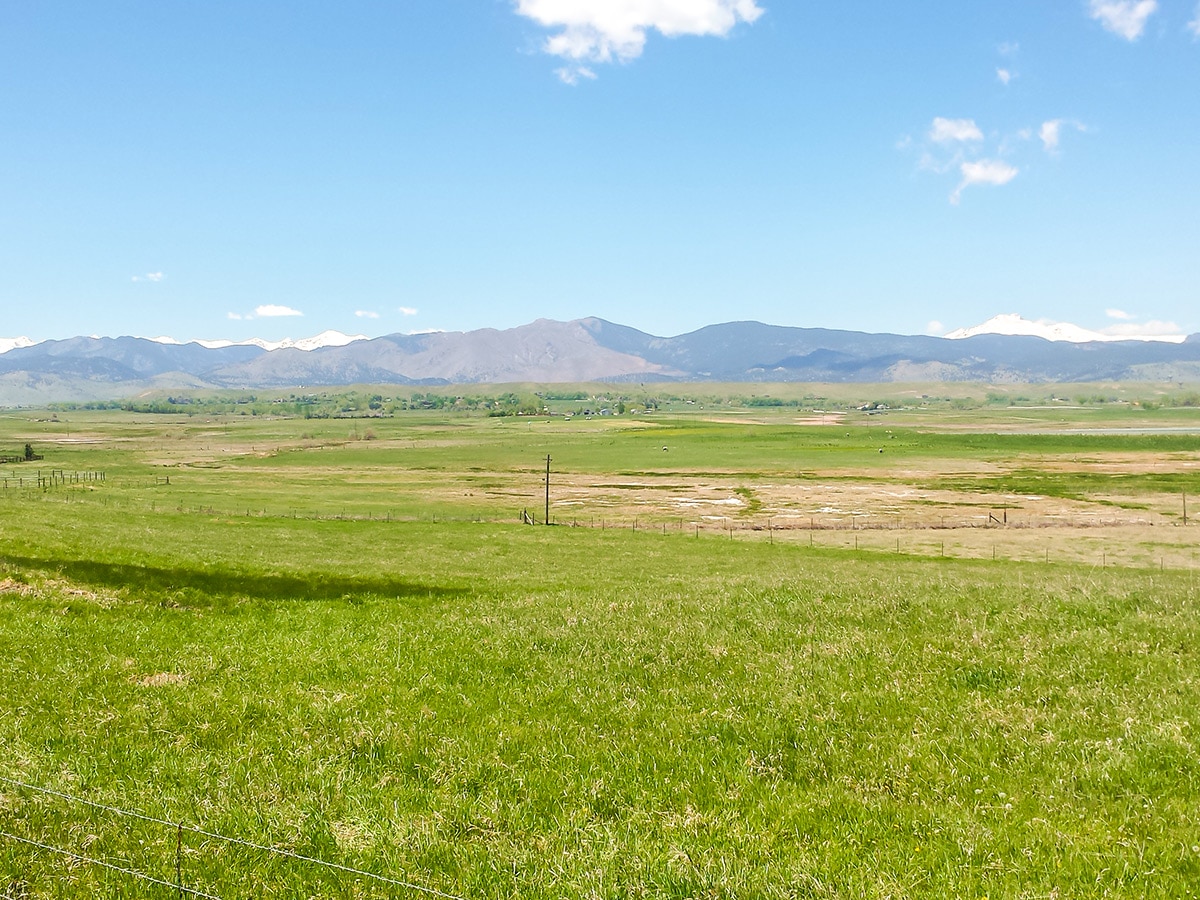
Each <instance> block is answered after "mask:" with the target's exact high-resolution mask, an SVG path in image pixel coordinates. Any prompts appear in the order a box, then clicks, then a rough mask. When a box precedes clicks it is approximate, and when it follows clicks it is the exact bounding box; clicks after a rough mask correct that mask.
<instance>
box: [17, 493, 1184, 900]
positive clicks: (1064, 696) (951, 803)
mask: <svg viewBox="0 0 1200 900" xmlns="http://www.w3.org/2000/svg"><path fill="white" fill-rule="evenodd" d="M11 513H12V507H11V506H9V507H6V517H5V519H4V521H3V526H2V528H0V539H2V541H3V543H2V547H3V552H2V553H0V557H2V558H0V581H3V582H4V590H3V593H0V683H2V684H3V685H4V693H3V698H4V699H3V704H2V706H0V775H3V776H6V777H9V778H15V779H19V780H22V781H28V782H33V783H35V784H40V785H44V786H47V787H50V788H54V789H57V790H61V791H64V792H66V793H69V794H73V795H78V796H83V797H87V798H89V799H92V800H95V801H98V802H102V803H105V804H113V805H116V806H120V807H123V808H126V809H131V810H136V811H140V812H143V813H147V814H149V815H152V816H157V817H161V818H163V819H165V820H168V821H183V822H186V823H189V824H196V825H198V826H200V827H203V828H205V829H207V830H210V831H214V832H218V833H221V834H225V835H230V836H235V837H240V838H244V839H248V840H252V841H256V842H259V843H264V844H270V845H273V846H278V847H281V848H286V849H289V850H293V851H296V852H298V853H301V854H304V855H314V856H318V857H321V858H323V859H327V860H330V861H334V862H339V863H343V864H347V865H351V866H355V867H361V868H366V869H369V870H372V871H375V872H378V873H381V874H386V875H389V876H391V877H393V878H398V879H403V880H409V881H413V882H416V883H419V884H422V885H425V886H427V887H431V888H436V889H439V890H442V891H446V892H448V893H451V894H454V895H456V896H462V897H495V898H500V897H547V898H550V897H556V898H557V897H597V898H601V897H604V898H609V897H611V898H616V897H844V896H850V897H984V896H988V897H1048V896H1060V897H1070V896H1076V897H1083V896H1088V897H1091V896H1131V897H1132V896H1136V897H1185V896H1190V895H1191V892H1194V891H1195V885H1197V884H1200V826H1198V825H1197V822H1198V821H1200V756H1198V754H1197V749H1196V741H1195V735H1194V730H1195V727H1196V723H1197V721H1198V716H1200V709H1198V706H1200V695H1198V693H1197V672H1198V671H1200V668H1198V662H1200V660H1198V658H1197V657H1198V655H1200V642H1198V640H1197V638H1198V637H1200V634H1198V631H1200V620H1198V617H1197V612H1198V609H1197V596H1196V591H1195V586H1194V582H1193V580H1192V575H1191V574H1190V573H1187V572H1176V573H1171V572H1167V573H1156V572H1146V571H1130V570H1125V571H1115V570H1105V571H1096V570H1094V569H1087V568H1083V567H1078V568H1077V567H1072V566H1044V565H1033V564H1015V563H1008V564H992V563H990V562H978V563H970V562H963V561H941V560H905V559H902V558H899V557H887V556H881V555H879V556H871V557H861V556H856V555H854V554H851V553H840V552H834V551H822V550H812V551H810V550H808V549H807V548H797V547H791V546H782V545H767V544H763V543H749V542H730V541H726V540H720V539H717V538H707V537H704V536H701V537H700V538H695V537H689V536H684V535H680V534H669V535H665V536H664V535H661V534H647V533H632V532H629V531H607V532H600V531H593V530H589V529H570V528H522V527H520V526H503V525H497V524H471V523H438V524H433V523H411V522H410V523H396V522H392V523H388V522H380V521H305V520H291V519H283V518H281V519H274V518H267V519H262V518H246V517H232V516H220V515H213V516H198V515H195V514H185V513H174V512H170V511H167V512H163V511H161V510H159V511H155V512H150V511H144V512H126V513H124V514H122V515H120V516H111V515H106V514H105V510H104V508H103V507H98V506H96V505H87V504H77V505H75V506H74V507H72V513H73V515H65V514H61V508H59V507H55V506H53V505H51V504H46V503H43V504H30V505H29V506H28V507H27V508H26V510H25V511H23V513H22V515H21V516H19V517H18V516H13V515H11ZM0 830H3V831H7V832H9V833H13V834H18V835H20V836H24V837H27V838H31V839H37V840H41V841H45V842H49V843H56V844H58V845H59V846H68V847H70V848H72V849H74V850H75V851H76V852H79V853H81V854H84V855H89V856H93V857H103V858H107V859H110V860H119V861H122V862H123V863H125V864H128V865H136V866H138V867H141V868H142V870H143V871H150V872H152V873H156V874H157V875H159V876H160V877H164V878H166V879H168V880H169V879H170V878H171V877H173V871H174V869H173V865H174V853H175V835H174V833H172V832H171V831H170V830H169V829H162V828H159V827H156V826H152V825H148V824H146V823H138V822H132V823H131V822H130V821H128V820H122V819H118V818H114V817H112V816H110V815H107V814H103V813H100V812H96V811H94V810H89V809H87V808H81V807H78V806H77V805H74V804H71V803H69V802H67V801H62V800H59V799H57V798H53V797H45V796H39V795H36V794H33V793H31V792H29V791H26V790H24V789H20V788H15V787H12V786H11V785H7V784H2V783H0ZM184 872H185V879H186V880H187V882H188V884H189V886H191V887H194V888H197V889H201V890H205V891H207V892H210V893H213V894H215V895H217V896H223V897H233V896H261V897H278V896H344V897H367V896H398V895H404V892H402V891H399V890H398V889H395V888H387V889H383V888H382V887H373V886H371V885H370V884H369V883H366V882H361V881H358V882H356V881H355V880H354V879H353V878H352V877H350V876H338V875H336V874H333V873H328V872H321V871H320V870H316V869H314V868H313V867H311V866H306V865H305V864H303V863H298V862H295V861H292V860H271V859H267V858H263V856H262V855H261V854H257V853H255V852H253V851H249V850H245V849H239V848H236V847H235V848H222V847H221V846H220V845H218V844H217V843H215V842H213V841H210V840H201V839H199V838H192V837H191V836H188V838H187V848H186V851H185V854H184ZM0 873H3V878H0V893H5V892H7V893H8V894H9V895H13V896H18V897H77V896H87V895H98V896H114V897H115V896H120V897H142V896H145V897H153V896H164V895H165V893H164V889H159V888H153V887H151V886H147V885H144V884H142V885H140V884H139V883H137V882H134V881H132V880H131V879H129V878H128V877H127V876H122V875H120V874H118V873H114V872H111V871H105V870H101V869H98V868H96V867H94V866H87V865H82V864H69V863H68V862H66V861H64V859H62V858H61V857H57V856H54V855H53V854H50V853H48V852H46V851H41V850H36V849H31V848H29V847H28V846H23V845H20V844H18V843H16V842H13V841H11V840H5V839H0ZM156 891H157V893H156Z"/></svg>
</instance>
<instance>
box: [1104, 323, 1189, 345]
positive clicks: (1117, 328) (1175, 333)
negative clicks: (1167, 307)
mask: <svg viewBox="0 0 1200 900" xmlns="http://www.w3.org/2000/svg"><path fill="white" fill-rule="evenodd" d="M1100 333H1101V334H1107V335H1110V336H1112V337H1121V338H1128V339H1129V340H1141V341H1145V340H1153V339H1158V340H1165V339H1173V340H1174V341H1176V342H1178V341H1182V340H1183V339H1184V337H1185V335H1184V331H1183V329H1182V328H1180V327H1179V326H1178V325H1176V324H1175V323H1174V322H1160V321H1158V320H1157V319H1152V320H1151V321H1149V322H1143V323H1141V324H1138V323H1137V322H1126V323H1124V324H1122V325H1109V326H1108V327H1107V328H1102V329H1100Z"/></svg>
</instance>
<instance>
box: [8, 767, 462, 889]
mask: <svg viewBox="0 0 1200 900" xmlns="http://www.w3.org/2000/svg"><path fill="white" fill-rule="evenodd" d="M0 783H3V784H9V785H12V786H14V787H18V788H23V789H25V790H29V791H33V792H35V793H39V794H44V795H46V796H50V797H56V798H58V799H60V800H65V801H67V802H69V803H75V804H78V805H81V806H87V807H90V808H92V809H96V810H100V811H102V812H107V813H112V814H113V815H117V816H123V817H125V818H129V819H135V820H137V821H140V822H146V823H149V824H152V825H159V826H162V827H164V828H169V829H171V830H172V831H177V832H186V833H188V834H194V835H199V836H200V837H205V838H209V839H210V840H215V841H223V842H225V843H227V844H232V845H234V846H238V847H245V848H246V849H248V850H256V851H258V852H260V853H267V854H270V855H272V856H279V857H284V858H286V859H293V860H296V861H298V862H305V863H310V864H312V865H316V866H320V867H322V868H325V869H331V870H333V871H336V872H341V873H343V874H346V875H355V876H359V877H362V878H368V879H370V880H372V881H375V882H378V883H380V884H387V885H391V886H392V887H398V888H403V889H405V890H409V891H415V892H417V893H420V894H424V895H425V896H428V897H437V898H439V900H466V898H464V897H460V896H458V895H457V894H450V893H447V892H445V891H440V890H438V889H437V888H431V887H426V886H425V885H421V884H415V883H414V882H411V881H403V880H400V879H396V878H388V877H387V876H385V875H377V874H375V873H374V872H367V871H364V870H362V869H355V868H352V867H351V866H343V865H341V864H339V863H332V862H329V861H327V860H323V859H316V858H314V857H311V856H304V855H303V854H300V853H295V852H293V851H291V850H281V849H280V848H278V847H268V846H266V845H264V844H256V843H254V842H253V841H247V840H243V839H242V838H235V837H230V836H228V835H224V834H218V833H217V832H214V831H206V830H205V829H203V828H200V827H199V826H197V825H188V824H186V823H184V822H169V821H167V820H166V819H160V818H157V817H156V816H148V815H145V814H144V813H139V812H133V811H132V810H128V809H122V808H121V807H118V806H110V805H108V804H105V803H97V802H96V801H94V800H88V799H86V798H84V797H76V796H74V795H73V794H66V793H63V792H62V791H56V790H52V789H51V788H46V787H41V786H40V785H36V784H29V783H28V782H24V781H18V780H16V779H14V778H5V777H4V776H2V775H0ZM0 837H7V838H12V839H13V840H16V841H19V842H21V843H23V844H29V845H32V846H35V847H40V848H41V849H44V850H50V851H53V852H56V853H61V854H64V855H67V856H72V857H74V858H76V859H78V860H80V861H83V862H87V863H92V864H95V865H100V866H103V867H105V868H108V869H114V870H115V871H119V872H123V873H124V874H127V875H131V876H134V877H136V878H140V879H142V880H145V881H149V882H153V883H155V884H158V885H165V886H166V887H170V888H174V889H176V890H182V891H184V892H185V893H188V894H191V895H192V896H195V897H201V898H210V900H220V898H219V897H212V896H211V895H210V894H205V893H202V892H200V891H195V890H191V889H189V888H185V887H182V885H179V884H172V883H171V882H167V881H161V880H159V879H156V878H153V877H151V876H149V875H145V874H143V873H138V872H135V871H132V870H126V869H121V868H120V867H117V866H113V865H112V864H110V863H105V862H102V861H99V860H93V859H89V858H87V857H83V856H80V855H79V854H77V853H74V852H73V851H70V850H66V849H64V848H61V847H54V846H52V845H49V844H41V843H39V842H37V841H32V840H29V839H28V838H21V837H18V836H16V835H13V834H9V833H8V832H4V831H0Z"/></svg>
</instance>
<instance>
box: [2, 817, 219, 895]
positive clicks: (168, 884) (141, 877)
mask: <svg viewBox="0 0 1200 900" xmlns="http://www.w3.org/2000/svg"><path fill="white" fill-rule="evenodd" d="M0 837H6V838H11V839H12V840H14V841H17V842H18V843H21V844H28V845H29V846H30V847H37V848H38V849H40V850H49V851H50V852H51V853H58V854H60V855H62V856H69V857H70V858H71V859H75V860H78V861H79V862H85V863H88V864H89V865H93V866H100V867H101V868H104V869H109V870H111V871H113V872H120V873H121V874H122V875H128V876H130V877H131V878H137V879H139V880H141V881H148V882H150V884H156V885H158V886H159V887H168V888H171V890H173V891H181V892H183V893H185V894H189V895H191V896H192V897H199V898H201V900H221V898H220V897H216V896H213V895H212V894H206V893H204V892H203V891H198V890H196V889H194V888H189V887H184V886H183V885H181V884H173V883H172V882H170V881H163V880H162V879H161V878H155V877H154V876H152V875H147V874H145V873H144V872H138V871H136V870H134V869H123V868H121V867H120V866H114V865H113V864H112V863H108V862H104V860H101V859H92V858H91V857H90V856H82V855H80V854H78V853H75V852H74V851H72V850H64V849H63V848H62V847H55V846H53V845H51V844H43V843H41V842H40V841H31V840H30V839H29V838H23V837H19V836H17V835H15V834H9V833H8V832H7V831H0Z"/></svg>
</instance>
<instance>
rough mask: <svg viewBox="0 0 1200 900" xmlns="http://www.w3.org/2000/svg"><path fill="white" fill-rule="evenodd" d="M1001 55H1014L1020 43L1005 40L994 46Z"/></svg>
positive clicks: (1019, 47) (1018, 49)
mask: <svg viewBox="0 0 1200 900" xmlns="http://www.w3.org/2000/svg"><path fill="white" fill-rule="evenodd" d="M996 49H997V50H998V51H999V53H1000V55H1001V56H1016V55H1017V53H1018V52H1019V51H1020V49H1021V45H1020V44H1018V43H1017V42H1016V41H1005V42H1004V43H1003V44H1001V45H1000V46H999V47H997V48H996Z"/></svg>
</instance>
